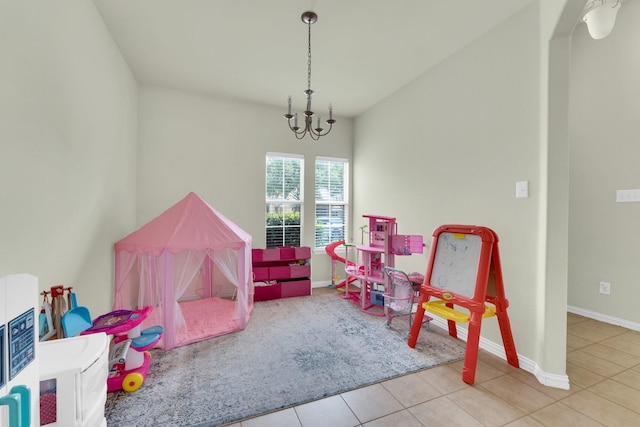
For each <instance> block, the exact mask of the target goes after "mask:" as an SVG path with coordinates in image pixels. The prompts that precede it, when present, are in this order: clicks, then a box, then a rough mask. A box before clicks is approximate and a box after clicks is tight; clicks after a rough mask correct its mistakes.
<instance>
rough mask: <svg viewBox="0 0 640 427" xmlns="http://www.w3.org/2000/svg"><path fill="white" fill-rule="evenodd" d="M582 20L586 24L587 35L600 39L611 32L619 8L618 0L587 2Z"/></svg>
mask: <svg viewBox="0 0 640 427" xmlns="http://www.w3.org/2000/svg"><path fill="white" fill-rule="evenodd" d="M585 10H586V13H585V14H584V16H583V17H582V21H583V22H584V23H585V24H587V29H588V30H589V35H591V37H592V38H594V39H595V40H600V39H603V38H605V37H607V36H608V35H609V34H611V31H612V30H613V26H614V25H615V23H616V17H617V15H618V11H619V10H620V1H619V0H596V1H593V2H591V3H588V4H587V6H586V7H585Z"/></svg>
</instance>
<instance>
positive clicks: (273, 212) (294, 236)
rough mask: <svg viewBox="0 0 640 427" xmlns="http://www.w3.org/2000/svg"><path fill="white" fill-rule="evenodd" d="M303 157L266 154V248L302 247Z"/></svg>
mask: <svg viewBox="0 0 640 427" xmlns="http://www.w3.org/2000/svg"><path fill="white" fill-rule="evenodd" d="M303 176H304V174H303V158H302V156H296V155H294V154H276V153H267V167H266V180H265V182H266V189H265V195H266V213H265V228H266V237H267V238H266V241H267V245H266V246H267V248H276V247H278V246H300V230H301V227H300V214H301V210H302V204H303V191H302V189H303V186H302V177H303Z"/></svg>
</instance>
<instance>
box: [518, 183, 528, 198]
mask: <svg viewBox="0 0 640 427" xmlns="http://www.w3.org/2000/svg"><path fill="white" fill-rule="evenodd" d="M527 197H529V181H518V182H516V199H524V198H527Z"/></svg>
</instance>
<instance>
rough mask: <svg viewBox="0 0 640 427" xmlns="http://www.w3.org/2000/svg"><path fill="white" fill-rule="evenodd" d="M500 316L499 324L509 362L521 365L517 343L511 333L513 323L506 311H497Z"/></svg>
mask: <svg viewBox="0 0 640 427" xmlns="http://www.w3.org/2000/svg"><path fill="white" fill-rule="evenodd" d="M496 317H497V318H498V325H499V326H500V334H501V335H502V345H504V352H505V354H506V356H507V362H508V363H509V365H511V366H515V367H516V368H519V367H520V362H519V361H518V353H517V352H516V345H515V343H514V342H513V335H512V334H511V323H510V322H509V316H507V312H506V311H501V312H498V313H496Z"/></svg>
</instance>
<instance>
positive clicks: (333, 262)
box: [324, 240, 357, 290]
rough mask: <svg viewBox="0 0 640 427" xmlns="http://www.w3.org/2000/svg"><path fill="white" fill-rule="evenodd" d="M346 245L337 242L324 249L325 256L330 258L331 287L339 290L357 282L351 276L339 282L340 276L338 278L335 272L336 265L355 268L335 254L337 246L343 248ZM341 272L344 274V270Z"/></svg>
mask: <svg viewBox="0 0 640 427" xmlns="http://www.w3.org/2000/svg"><path fill="white" fill-rule="evenodd" d="M346 244H347V243H346V242H345V241H344V240H338V241H336V242H333V243H329V244H328V245H327V246H325V248H324V250H325V252H326V253H327V255H329V257H330V258H331V287H333V288H336V289H339V290H340V289H344V287H345V286H346V285H348V284H350V283H353V282H355V281H356V280H357V279H356V278H355V277H353V276H348V277H345V278H344V279H343V280H340V279H342V276H340V274H337V271H336V270H337V264H338V263H342V264H344V265H345V266H346V265H348V266H353V267H355V264H354V263H353V262H352V261H349V260H347V259H346V258H344V257H341V256H340V255H338V254H336V248H338V247H339V246H345V245H346ZM342 271H343V272H344V268H343V269H342Z"/></svg>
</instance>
